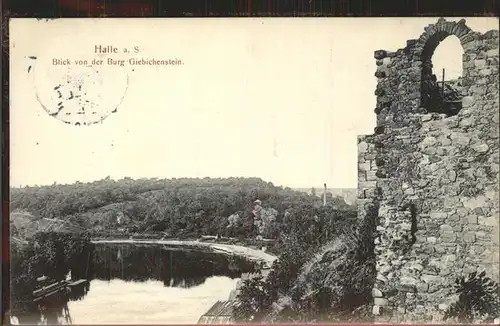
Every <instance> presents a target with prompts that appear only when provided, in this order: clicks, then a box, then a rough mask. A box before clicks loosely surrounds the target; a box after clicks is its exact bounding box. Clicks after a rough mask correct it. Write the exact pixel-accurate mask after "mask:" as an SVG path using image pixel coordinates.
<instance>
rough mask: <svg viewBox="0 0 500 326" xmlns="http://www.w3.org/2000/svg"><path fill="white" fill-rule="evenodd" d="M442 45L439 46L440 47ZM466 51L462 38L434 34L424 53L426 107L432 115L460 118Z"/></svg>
mask: <svg viewBox="0 0 500 326" xmlns="http://www.w3.org/2000/svg"><path fill="white" fill-rule="evenodd" d="M438 45H439V46H438ZM463 52H464V51H463V48H462V45H461V44H460V41H459V39H458V38H456V37H454V36H452V37H448V34H447V33H445V32H440V33H436V34H434V35H433V36H432V37H431V38H430V39H429V40H428V41H427V43H426V46H425V47H424V51H423V53H422V87H421V91H422V106H423V107H424V108H426V109H427V111H429V112H437V113H444V114H446V115H447V116H453V115H456V114H458V112H459V111H460V110H461V109H462V98H463V96H464V95H463V84H462V81H463V80H462V69H463V68H462V67H463V64H462V62H463V59H462V56H463Z"/></svg>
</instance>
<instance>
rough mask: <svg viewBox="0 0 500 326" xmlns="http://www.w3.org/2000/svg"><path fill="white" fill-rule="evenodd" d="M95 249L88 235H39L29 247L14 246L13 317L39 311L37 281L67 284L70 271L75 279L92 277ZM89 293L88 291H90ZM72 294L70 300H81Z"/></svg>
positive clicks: (78, 295) (12, 279) (11, 281)
mask: <svg viewBox="0 0 500 326" xmlns="http://www.w3.org/2000/svg"><path fill="white" fill-rule="evenodd" d="M92 253H93V245H92V243H91V242H90V239H89V236H88V235H86V234H80V235H79V234H68V233H55V232H48V233H45V232H39V233H37V234H36V235H35V236H34V237H33V238H32V239H30V241H29V242H28V244H19V243H16V242H14V241H12V242H11V259H10V267H11V271H10V276H11V277H10V293H11V298H10V306H11V310H12V312H13V313H12V314H13V315H17V316H22V315H29V314H32V313H34V312H37V311H38V307H37V305H35V304H34V303H33V291H34V290H35V289H36V288H37V287H38V285H39V282H38V281H37V278H38V277H42V276H45V277H46V278H47V279H48V280H49V281H51V282H53V281H61V280H64V279H65V278H66V276H67V274H68V272H69V271H71V276H72V278H73V279H81V278H87V276H88V275H89V274H90V273H92V270H91V269H90V268H91V263H90V262H91V260H92V259H93V257H92ZM87 290H88V289H87ZM81 296H82V294H81V293H73V294H72V297H71V299H80V298H81Z"/></svg>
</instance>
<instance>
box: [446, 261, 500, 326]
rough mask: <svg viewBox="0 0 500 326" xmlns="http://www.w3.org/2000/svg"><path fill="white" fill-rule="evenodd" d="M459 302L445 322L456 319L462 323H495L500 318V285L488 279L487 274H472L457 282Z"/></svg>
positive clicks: (455, 304)
mask: <svg viewBox="0 0 500 326" xmlns="http://www.w3.org/2000/svg"><path fill="white" fill-rule="evenodd" d="M454 288H455V293H457V294H459V297H458V301H457V302H455V303H453V304H451V305H450V306H449V307H448V309H447V310H446V312H445V315H444V320H448V319H456V320H458V321H459V322H462V323H472V322H474V321H481V322H488V323H489V322H493V320H494V319H495V318H498V317H499V316H500V300H499V287H498V283H497V282H495V281H493V280H492V279H490V278H489V277H486V272H484V271H483V272H482V273H480V274H478V273H477V272H473V273H470V274H469V275H468V276H467V277H463V276H462V277H459V278H457V279H456V280H455V285H454Z"/></svg>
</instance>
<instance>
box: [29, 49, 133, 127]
mask: <svg viewBox="0 0 500 326" xmlns="http://www.w3.org/2000/svg"><path fill="white" fill-rule="evenodd" d="M32 59H33V58H32ZM30 72H31V73H32V74H33V77H34V87H35V94H36V98H37V100H38V102H39V103H40V104H41V106H42V107H43V109H44V110H45V111H46V112H47V113H48V114H49V115H50V116H52V117H54V118H56V119H58V120H60V121H62V122H64V123H66V124H70V125H75V126H82V125H86V126H88V125H92V124H96V123H100V122H102V121H104V120H105V119H106V118H107V117H108V116H110V115H111V114H113V113H116V112H117V111H118V107H119V106H120V104H121V103H122V101H123V99H124V97H125V94H126V92H127V89H128V81H129V80H128V74H127V73H126V71H125V69H117V68H116V67H112V68H110V67H105V66H92V65H78V64H76V63H73V62H71V61H70V60H68V61H67V64H65V65H53V64H52V63H50V64H47V63H45V64H41V62H37V63H36V66H35V65H33V67H31V69H30Z"/></svg>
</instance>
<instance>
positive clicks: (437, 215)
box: [358, 18, 500, 322]
mask: <svg viewBox="0 0 500 326" xmlns="http://www.w3.org/2000/svg"><path fill="white" fill-rule="evenodd" d="M446 37H457V38H458V39H459V40H460V42H461V44H462V47H463V50H464V53H463V56H462V58H463V76H462V78H461V79H460V80H455V81H449V83H450V84H452V85H460V94H461V97H462V98H461V99H460V100H459V101H455V103H445V102H443V100H442V99H438V100H437V101H431V100H430V99H431V97H432V96H437V94H439V93H440V92H433V91H432V90H433V88H432V87H433V86H432V85H433V83H434V84H435V78H434V82H433V81H432V79H431V77H432V76H431V75H430V74H429V73H430V71H431V70H432V55H433V53H434V50H435V49H436V47H437V46H438V45H439V43H440V42H441V41H442V40H443V39H445V38H446ZM375 59H376V64H377V70H376V73H375V76H376V77H377V79H378V84H377V88H376V91H375V95H376V96H377V106H376V108H375V113H376V114H377V127H376V128H375V132H374V134H373V135H368V136H360V137H359V138H358V155H359V163H358V171H359V172H358V179H359V181H358V213H359V216H360V217H363V216H365V215H366V214H367V212H369V211H370V210H372V213H373V212H375V216H378V221H377V222H378V223H377V225H378V226H377V230H376V234H375V254H376V257H377V278H376V282H375V287H374V289H373V313H374V314H375V315H376V316H377V317H376V319H377V321H379V322H441V321H442V317H443V311H444V310H445V309H446V308H447V307H448V306H449V304H450V303H451V302H453V301H454V300H456V294H455V293H454V290H453V288H452V284H453V283H454V281H455V278H456V277H458V276H462V275H464V274H466V273H467V274H468V273H470V272H472V271H483V270H484V271H486V273H487V275H488V276H489V277H491V278H493V279H494V280H499V266H498V265H499V147H500V146H499V105H498V102H499V78H498V67H499V64H498V61H499V32H498V30H492V31H489V32H487V33H485V34H481V33H478V32H474V31H472V30H471V29H470V28H469V27H467V25H466V22H465V20H460V21H459V22H452V21H446V20H445V19H443V18H440V19H439V20H438V21H437V23H436V24H433V25H429V26H427V27H426V28H425V31H424V32H423V34H422V35H421V36H420V38H418V39H415V40H409V41H407V45H406V47H405V48H404V49H400V50H397V51H396V52H390V51H385V50H378V51H375ZM434 73H438V74H440V72H434ZM438 82H439V81H438ZM429 89H430V91H429ZM433 94H434V95H433ZM440 101H441V102H440ZM431 102H434V104H435V103H438V105H433V106H431V105H430V104H429V103H431ZM456 102H458V103H456ZM450 105H452V106H453V107H454V108H455V110H454V111H453V110H451V111H450V110H445V107H446V106H450ZM440 107H441V110H440ZM377 213H378V214H377Z"/></svg>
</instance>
